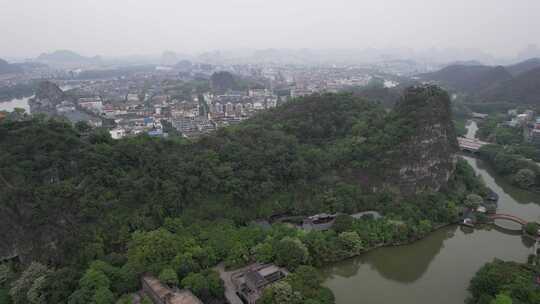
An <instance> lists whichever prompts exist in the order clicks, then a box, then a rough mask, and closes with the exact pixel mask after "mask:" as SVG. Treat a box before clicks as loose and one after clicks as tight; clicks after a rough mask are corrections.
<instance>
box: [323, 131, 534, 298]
mask: <svg viewBox="0 0 540 304" xmlns="http://www.w3.org/2000/svg"><path fill="white" fill-rule="evenodd" d="M471 126H473V127H476V124H474V123H473V124H470V125H469V126H468V127H469V128H470V127H471ZM476 129H477V128H476ZM469 130H470V129H469ZM475 132H476V130H475V131H474V132H472V133H471V134H469V136H473V137H474V133H475ZM464 158H465V159H466V160H467V161H468V162H469V164H471V166H472V167H473V168H474V170H475V171H476V173H477V174H479V175H480V176H482V178H483V179H484V181H485V182H486V184H487V185H488V186H489V187H490V188H491V189H493V190H494V191H495V192H497V194H499V212H504V213H510V214H513V215H516V216H519V217H522V218H524V219H526V220H537V221H538V220H540V205H539V204H538V203H540V196H539V195H538V194H534V193H531V192H527V191H523V190H520V189H517V188H515V187H513V186H511V185H509V184H508V183H507V182H505V181H504V180H503V179H502V178H500V177H499V176H497V175H496V174H495V173H494V172H493V171H492V170H491V169H490V168H488V167H487V166H486V165H484V164H483V163H482V162H481V161H480V160H478V159H476V158H473V157H470V156H464ZM504 225H506V226H508V228H516V227H515V226H512V224H511V223H504ZM532 245H533V244H532V242H531V241H530V240H528V239H526V238H523V237H522V236H521V235H520V234H519V233H515V232H512V231H509V230H504V229H500V228H492V229H489V230H478V229H477V230H472V229H465V228H462V227H459V226H450V227H446V228H443V229H441V230H439V231H436V232H434V233H432V234H431V235H429V236H428V237H427V238H425V239H423V240H420V241H418V242H415V243H413V244H411V245H406V246H399V247H387V248H380V249H377V250H374V251H371V252H369V253H367V254H364V255H362V256H359V257H357V258H354V259H350V260H347V261H343V262H340V263H337V264H333V265H330V266H328V267H326V268H325V269H323V272H324V275H325V277H326V280H325V283H324V285H325V286H327V287H329V288H330V289H332V291H333V292H334V294H335V296H336V303H337V304H358V303H362V304H387V303H388V304H393V303H401V304H423V303H438V304H459V303H464V301H465V299H466V298H467V297H468V295H469V293H468V292H467V286H468V285H469V281H470V280H471V278H472V277H473V276H474V274H475V273H476V271H477V270H478V269H479V268H480V267H481V266H482V265H484V264H485V263H486V262H490V261H492V260H493V259H494V258H499V259H502V260H512V261H517V262H525V261H526V260H527V256H528V255H529V254H530V253H532V250H533V249H532Z"/></svg>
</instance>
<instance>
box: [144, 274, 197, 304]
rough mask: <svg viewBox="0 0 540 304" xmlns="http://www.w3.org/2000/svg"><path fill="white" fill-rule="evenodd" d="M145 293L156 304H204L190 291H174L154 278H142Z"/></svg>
mask: <svg viewBox="0 0 540 304" xmlns="http://www.w3.org/2000/svg"><path fill="white" fill-rule="evenodd" d="M141 284H142V290H143V292H144V293H145V294H146V295H147V296H148V297H149V298H150V299H151V300H152V302H153V303H154V304H203V302H202V301H201V300H199V298H197V297H196V296H195V295H194V294H193V293H192V292H191V291H189V290H188V289H182V290H172V289H170V288H169V287H167V286H165V285H164V284H162V283H161V282H160V281H159V280H158V279H156V278H154V277H152V276H148V275H147V276H143V277H142V278H141Z"/></svg>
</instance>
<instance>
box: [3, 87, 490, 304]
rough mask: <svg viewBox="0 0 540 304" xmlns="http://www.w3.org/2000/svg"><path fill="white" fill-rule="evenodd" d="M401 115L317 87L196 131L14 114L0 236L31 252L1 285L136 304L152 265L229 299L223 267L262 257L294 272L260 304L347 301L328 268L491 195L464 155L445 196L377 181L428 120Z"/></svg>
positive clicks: (210, 296)
mask: <svg viewBox="0 0 540 304" xmlns="http://www.w3.org/2000/svg"><path fill="white" fill-rule="evenodd" d="M410 94H413V95H412V96H411V98H413V99H414V102H415V103H414V104H412V105H410V106H409V107H408V108H407V109H406V110H411V111H412V110H413V109H412V108H413V107H414V106H422V105H423V102H422V100H423V98H424V97H425V95H424V94H436V95H432V96H431V98H439V97H440V98H448V96H447V95H445V94H443V93H442V92H441V91H440V90H437V89H434V88H430V89H429V90H428V91H427V93H426V92H424V91H422V90H421V89H418V88H417V89H416V90H415V91H412V92H411V93H410ZM441 96H442V97H441ZM442 103H444V102H441V104H442ZM399 114H400V113H392V112H390V113H388V112H387V111H385V110H384V109H383V108H382V107H380V105H378V104H376V103H371V102H369V101H366V100H363V99H359V98H357V97H354V96H352V95H349V94H337V95H336V94H324V95H313V96H310V97H306V98H300V99H298V100H295V101H293V102H291V103H288V104H285V105H284V106H282V107H280V108H278V109H276V110H275V111H269V112H267V113H263V114H261V115H260V116H256V117H254V118H253V119H252V120H249V121H247V122H245V123H243V124H241V125H239V126H235V127H231V128H225V129H220V130H218V131H217V132H216V134H213V135H209V136H206V137H203V138H201V139H199V140H197V141H187V140H185V139H182V138H170V139H155V138H150V137H148V136H138V137H135V138H127V139H122V140H118V141H114V140H112V139H111V138H110V136H109V134H108V133H107V132H106V131H105V130H100V129H97V130H93V131H89V130H90V129H89V128H87V127H85V126H82V125H77V126H75V127H73V126H71V125H70V124H68V123H66V122H63V121H58V120H54V119H50V120H48V119H44V118H39V117H34V118H24V117H23V118H17V119H13V120H12V119H11V117H10V116H9V115H8V117H7V118H6V119H4V121H2V122H0V134H1V135H2V136H0V145H2V147H6V149H5V151H2V153H3V154H2V157H1V158H0V171H1V172H2V180H0V187H1V188H0V190H1V191H2V192H3V193H5V195H3V196H2V197H1V198H0V200H1V204H0V208H2V209H1V211H2V212H0V215H4V218H3V219H2V220H1V221H0V234H2V233H3V234H2V235H1V236H2V237H3V238H5V239H6V240H8V242H9V244H11V243H12V244H16V248H18V249H24V251H23V250H20V251H19V252H18V257H17V258H14V259H13V260H12V262H8V263H4V264H2V266H1V269H0V289H3V290H9V292H8V294H9V298H11V302H12V303H13V304H19V303H21V304H22V303H34V302H36V301H37V302H39V299H42V300H43V301H45V302H46V303H66V304H79V303H80V304H83V303H100V304H102V303H103V304H108V303H120V304H121V303H128V302H129V300H130V297H131V295H132V294H133V293H134V292H136V291H137V290H139V288H140V286H139V277H140V275H141V274H143V273H151V274H153V275H154V276H156V277H157V278H159V279H160V280H161V281H162V282H164V283H165V284H168V285H169V286H172V287H180V288H187V289H190V290H191V291H192V292H193V293H194V294H195V295H197V296H198V297H199V298H201V299H202V300H203V301H204V302H205V303H223V301H224V299H223V289H224V286H223V283H222V281H221V280H220V278H219V274H218V273H217V272H215V271H214V270H213V267H214V266H215V265H217V264H219V263H220V262H223V263H224V265H225V266H227V268H236V267H240V266H243V265H246V264H248V263H250V262H252V261H258V262H262V263H275V264H277V265H280V266H283V267H286V268H287V269H288V270H289V271H291V275H290V276H288V277H287V279H285V280H284V281H283V282H280V283H279V284H276V285H275V286H271V287H269V288H267V289H265V292H264V294H263V297H262V299H261V303H264V304H273V303H280V304H288V303H291V304H296V303H310V304H317V303H318V304H331V303H334V297H333V295H332V292H331V291H330V290H329V289H327V288H324V287H322V286H321V284H322V279H321V277H320V275H319V273H318V271H317V270H316V267H319V266H321V265H324V264H327V263H329V262H335V261H340V260H343V259H346V258H350V257H352V256H356V255H358V254H359V253H362V252H363V251H365V250H366V249H367V248H372V247H374V246H377V245H380V244H387V245H388V244H394V243H395V244H406V243H410V242H412V241H415V240H418V239H420V238H423V237H425V236H427V235H428V234H429V233H431V232H432V231H434V230H435V228H440V226H441V225H447V223H450V222H455V221H457V220H458V219H459V213H460V210H461V209H463V206H464V200H465V198H466V197H467V195H469V194H471V193H475V194H478V195H481V196H485V195H487V189H486V187H485V185H483V184H482V183H481V181H480V180H479V179H478V177H477V176H476V175H475V173H474V170H473V169H472V168H471V167H470V166H469V165H468V164H467V162H466V161H465V160H463V159H459V160H458V161H457V163H456V167H455V170H454V174H453V175H452V176H451V177H450V179H449V180H448V181H447V182H446V183H444V184H443V185H442V187H441V188H440V191H429V190H427V189H429V187H428V186H425V187H424V190H422V191H419V192H418V193H415V194H414V195H410V196H402V195H399V193H397V192H396V191H395V189H387V188H384V187H383V188H378V190H377V191H373V188H374V187H373V183H380V181H379V180H378V179H376V178H375V177H377V175H374V174H373V173H372V172H387V171H388V170H389V169H391V168H393V167H392V166H396V163H394V162H393V161H396V160H395V159H394V158H392V157H393V156H394V155H395V154H390V155H389V154H388V152H389V150H391V149H393V148H394V149H395V147H396V146H399V145H400V144H401V143H402V142H403V140H404V139H405V140H406V139H408V138H409V136H410V135H411V134H412V132H415V128H416V127H417V124H418V123H421V122H419V121H414V122H411V121H409V120H407V119H403V118H401V117H400V116H399ZM306 117H309V119H310V121H309V123H306V122H305V121H306V120H305V118H306ZM430 119H431V118H430ZM449 121H450V120H449ZM450 122H451V121H450ZM403 124H405V125H406V126H407V127H406V128H402V127H401V126H402V125H403ZM449 125H451V123H449ZM451 131H452V130H451ZM451 133H452V134H453V131H452V132H451ZM439 152H441V151H439ZM442 152H443V155H444V152H446V151H442ZM413 154H414V153H413ZM441 161H443V162H444V161H447V160H446V159H441ZM398 165H399V164H398ZM5 181H7V183H6V182H5ZM370 183H371V184H370ZM22 185H24V187H22ZM363 210H376V211H378V212H379V213H381V214H382V215H383V216H384V217H383V218H382V219H370V218H366V219H359V220H355V219H353V218H352V217H350V216H339V217H338V218H336V221H335V223H334V225H333V227H332V229H330V230H327V231H310V232H305V231H302V230H298V229H295V228H290V227H286V226H285V225H273V226H271V227H270V228H269V229H265V228H262V227H257V226H254V225H246V224H247V223H249V222H250V221H252V220H254V219H257V218H269V217H271V216H272V215H274V214H280V213H291V214H292V215H311V214H318V213H321V212H325V213H331V214H335V213H346V214H353V213H356V212H360V211H363ZM20 223H27V225H21V224H20ZM51 243H52V244H54V246H50V244H51ZM17 259H19V260H20V261H22V263H20V262H18V261H17ZM0 294H1V292H0ZM278 295H280V296H278ZM281 296H284V298H286V299H289V300H290V302H283V301H281V302H280V300H279V299H283V298H282V297H281Z"/></svg>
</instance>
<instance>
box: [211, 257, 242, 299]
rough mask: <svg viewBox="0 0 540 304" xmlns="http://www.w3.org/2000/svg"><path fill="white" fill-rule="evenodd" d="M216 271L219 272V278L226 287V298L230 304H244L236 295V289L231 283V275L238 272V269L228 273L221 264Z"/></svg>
mask: <svg viewBox="0 0 540 304" xmlns="http://www.w3.org/2000/svg"><path fill="white" fill-rule="evenodd" d="M214 269H215V270H216V271H218V272H219V277H220V278H221V279H222V280H223V283H224V285H225V298H227V300H228V301H229V303H230V304H243V303H242V300H240V298H239V297H238V295H237V294H236V291H235V290H236V288H235V287H234V284H233V282H232V281H231V274H232V273H233V272H237V271H238V269H235V270H234V271H226V270H225V266H224V265H223V263H219V265H217V266H216V267H215V268H214Z"/></svg>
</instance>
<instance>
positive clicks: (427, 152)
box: [388, 86, 459, 195]
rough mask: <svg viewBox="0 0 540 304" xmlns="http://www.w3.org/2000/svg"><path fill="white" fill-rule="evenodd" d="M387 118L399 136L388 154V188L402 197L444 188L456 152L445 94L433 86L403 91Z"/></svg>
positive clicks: (454, 161) (450, 115)
mask: <svg viewBox="0 0 540 304" xmlns="http://www.w3.org/2000/svg"><path fill="white" fill-rule="evenodd" d="M391 117H392V119H394V120H395V121H397V122H398V125H399V129H400V132H402V133H401V136H400V137H399V144H398V145H397V147H396V148H395V149H393V151H391V152H390V154H391V156H392V157H391V158H390V159H391V160H392V161H391V163H392V165H391V166H390V168H391V169H390V172H389V173H390V174H389V176H388V177H389V179H388V182H389V183H390V185H397V186H398V187H399V191H400V192H401V193H402V194H403V195H412V194H415V193H418V192H421V191H424V190H431V191H438V190H439V189H441V187H444V186H445V185H446V183H447V182H448V179H449V178H450V176H451V175H452V173H453V172H454V169H455V165H456V160H457V159H456V157H457V156H456V153H457V151H458V150H459V148H458V143H457V139H456V133H455V130H454V125H453V122H452V113H451V109H450V98H449V96H448V94H447V93H446V92H445V91H443V90H442V89H440V88H438V87H436V86H417V87H411V88H409V89H406V90H405V92H404V94H403V97H402V98H401V100H400V101H399V102H398V103H397V104H396V106H395V108H394V109H393V113H391Z"/></svg>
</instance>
